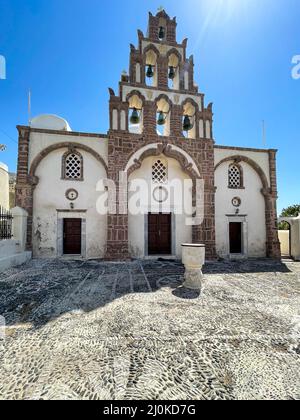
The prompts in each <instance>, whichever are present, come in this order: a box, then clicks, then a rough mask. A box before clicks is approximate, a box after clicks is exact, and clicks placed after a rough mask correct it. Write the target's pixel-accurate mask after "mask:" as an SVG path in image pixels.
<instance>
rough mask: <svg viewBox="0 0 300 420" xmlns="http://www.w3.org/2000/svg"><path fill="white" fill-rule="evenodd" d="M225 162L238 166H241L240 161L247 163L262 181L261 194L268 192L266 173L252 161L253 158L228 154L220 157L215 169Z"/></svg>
mask: <svg viewBox="0 0 300 420" xmlns="http://www.w3.org/2000/svg"><path fill="white" fill-rule="evenodd" d="M227 162H234V164H236V165H239V167H241V165H240V163H241V162H245V163H247V164H248V165H249V166H251V168H252V169H254V171H255V172H256V173H257V174H258V176H259V178H260V180H261V182H262V185H263V189H262V194H263V195H265V193H269V192H270V188H269V183H268V179H267V177H266V174H265V173H264V171H263V170H262V168H261V167H260V166H259V165H258V164H257V163H256V162H254V160H252V159H250V158H248V157H247V156H241V155H235V156H229V157H227V158H225V159H222V160H221V161H220V162H219V163H218V164H217V165H216V166H215V171H216V170H217V169H218V168H219V167H220V166H221V165H223V163H227Z"/></svg>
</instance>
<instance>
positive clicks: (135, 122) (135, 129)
mask: <svg viewBox="0 0 300 420" xmlns="http://www.w3.org/2000/svg"><path fill="white" fill-rule="evenodd" d="M128 125H129V132H130V133H133V134H142V132H143V128H144V124H143V101H142V99H141V98H139V97H138V96H137V95H133V96H131V98H130V99H129V122H128Z"/></svg>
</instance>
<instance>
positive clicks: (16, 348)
mask: <svg viewBox="0 0 300 420" xmlns="http://www.w3.org/2000/svg"><path fill="white" fill-rule="evenodd" d="M182 276H183V268H182V266H181V265H180V264H179V263H175V262H167V261H165V262H163V261H160V262H132V263H127V264H125V263H121V264H108V263H103V262H97V261H89V262H81V261H67V260H51V261H50V260H33V261H31V262H30V263H28V264H27V265H25V266H23V267H21V268H18V269H12V270H9V271H7V272H6V273H2V274H0V314H1V315H2V316H3V317H4V318H5V322H6V329H5V330H4V329H3V328H2V329H1V330H0V332H1V331H2V335H3V331H5V333H6V336H5V340H4V339H3V337H2V339H1V337H0V358H1V366H0V378H1V379H0V398H1V399H11V398H13V399H113V400H114V399H118V400H124V399H125V400H128V399H129V400H130V399H163V400H172V399H173V400H174V399H180V400H181V399H188V400H189V399H199V400H202V399H300V264H299V263H293V262H286V263H282V264H281V263H276V262H272V261H267V260H260V261H244V262H236V263H226V262H223V263H213V264H208V265H207V266H206V268H205V279H204V284H203V290H202V293H201V295H199V294H195V293H194V292H189V291H188V290H186V289H183V288H182V287H180V285H181V284H182ZM2 321H3V319H2Z"/></svg>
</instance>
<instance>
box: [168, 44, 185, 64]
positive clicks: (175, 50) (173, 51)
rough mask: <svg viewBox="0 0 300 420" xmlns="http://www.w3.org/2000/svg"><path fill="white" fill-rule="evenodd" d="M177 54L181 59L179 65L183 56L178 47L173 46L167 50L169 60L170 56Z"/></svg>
mask: <svg viewBox="0 0 300 420" xmlns="http://www.w3.org/2000/svg"><path fill="white" fill-rule="evenodd" d="M173 54H174V55H176V57H177V58H178V60H179V65H180V64H181V62H182V56H181V54H180V52H179V51H178V50H177V49H176V48H171V49H170V50H169V51H168V52H167V59H168V60H169V58H170V57H171V55H173Z"/></svg>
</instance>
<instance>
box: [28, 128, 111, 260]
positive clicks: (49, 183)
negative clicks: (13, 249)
mask: <svg viewBox="0 0 300 420" xmlns="http://www.w3.org/2000/svg"><path fill="white" fill-rule="evenodd" d="M41 137H42V139H41V140H42V142H43V143H45V142H46V141H49V137H48V136H43V135H42V136H41ZM52 138H53V136H52ZM37 139H38V138H37V136H35V143H36V142H37ZM81 141H82V140H81ZM93 141H94V143H95V144H96V143H101V141H99V140H98V139H93ZM89 143H91V141H90V142H89ZM100 148H101V147H98V149H100ZM66 151H67V149H60V150H57V151H54V152H52V153H51V154H49V155H48V156H47V157H45V159H44V160H42V162H41V163H40V165H39V166H38V168H37V171H36V175H37V176H38V177H39V180H40V182H39V184H38V186H37V187H36V189H35V191H34V206H33V214H34V218H33V254H34V256H35V257H47V258H52V257H53V258H54V257H57V254H58V246H57V238H58V235H59V232H58V218H59V217H60V216H59V213H58V212H57V210H70V201H68V200H67V198H66V196H65V193H66V191H67V190H68V189H70V188H75V189H76V190H77V191H78V193H79V198H78V199H77V200H76V201H75V210H76V211H77V212H78V211H79V210H86V213H80V215H84V217H86V234H87V246H86V256H87V258H102V257H104V254H105V248H106V238H107V218H106V216H101V215H99V214H98V213H97V211H96V201H97V199H98V197H99V193H97V192H96V185H97V182H98V181H99V180H100V179H103V178H106V171H105V169H104V167H103V165H102V164H101V163H100V162H98V161H97V160H96V159H95V158H94V157H93V156H92V155H90V154H89V153H86V152H83V151H80V152H81V154H82V156H83V164H84V181H83V182H78V181H65V180H61V162H62V156H63V154H64V153H65V152H66ZM35 152H36V151H35ZM77 216H78V214H76V213H74V214H72V213H70V214H69V217H75V218H76V217H77Z"/></svg>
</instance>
